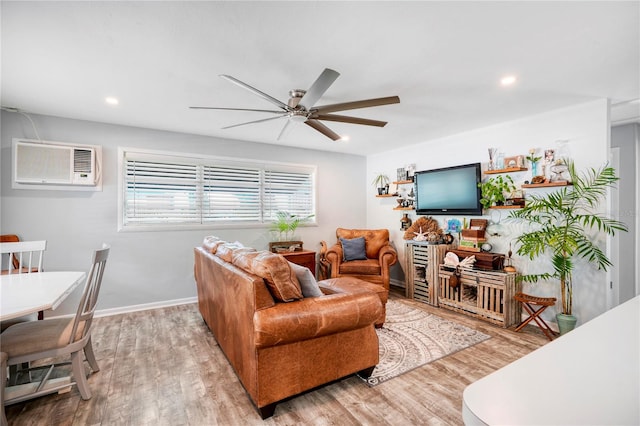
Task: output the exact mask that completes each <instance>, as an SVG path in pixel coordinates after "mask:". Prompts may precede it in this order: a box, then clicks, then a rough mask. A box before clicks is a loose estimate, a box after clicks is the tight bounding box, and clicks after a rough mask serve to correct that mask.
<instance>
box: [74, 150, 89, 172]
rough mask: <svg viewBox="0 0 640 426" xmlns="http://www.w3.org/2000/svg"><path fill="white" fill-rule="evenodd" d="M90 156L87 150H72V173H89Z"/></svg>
mask: <svg viewBox="0 0 640 426" xmlns="http://www.w3.org/2000/svg"><path fill="white" fill-rule="evenodd" d="M92 158H93V156H92V154H91V150H89V149H77V148H76V149H74V150H73V171H74V172H75V173H91V169H92V165H93V164H92Z"/></svg>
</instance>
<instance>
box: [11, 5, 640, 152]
mask: <svg viewBox="0 0 640 426" xmlns="http://www.w3.org/2000/svg"><path fill="white" fill-rule="evenodd" d="M1 13H2V74H1V78H2V87H1V90H2V92H1V95H2V105H3V106H5V107H16V108H19V109H20V110H22V111H25V112H30V113H36V114H48V115H54V116H61V117H71V118H77V119H83V120H93V121H100V122H107V123H117V124H123V125H131V126H140V127H148V128H154V129H162V130H170V131H178V132H186V133H193V134H201V135H211V136H219V137H224V138H232V139H242V140H251V141H257V142H265V143H279V144H284V145H291V146H302V147H307V148H313V149H321V150H329V151H337V152H345V153H354V154H363V155H364V154H369V153H377V152H382V151H385V150H389V149H393V148H395V147H399V146H401V145H410V144H415V143H419V142H424V141H428V140H431V139H434V138H438V137H441V136H446V135H450V134H454V133H459V132H463V131H466V130H470V129H474V128H479V127H484V126H488V125H492V124H496V123H500V122H504V121H508V120H512V119H517V118H520V117H523V116H527V115H532V114H537V113H541V112H544V111H548V110H552V109H557V108H562V107H565V106H568V105H572V104H576V103H580V102H586V101H590V100H594V99H598V98H609V99H611V101H612V103H621V105H625V106H626V107H627V109H628V107H629V105H631V106H632V109H634V108H636V107H637V108H638V109H640V106H638V104H637V103H635V104H629V103H628V101H630V100H633V99H638V98H640V77H639V76H640V2H638V1H627V2H609V1H607V2H588V1H585V2H580V1H573V2H566V3H565V2H515V1H512V2H482V1H481V2H442V1H429V2H417V1H414V2H360V1H355V2H338V1H328V2H325V1H309V2H269V1H262V2H222V1H216V2H213V1H208V2H206V1H201V2H144V1H141V2H133V1H130V2H58V1H46V2H19V1H16V2H13V1H2V3H1ZM326 67H327V68H332V69H335V70H336V71H338V72H340V73H341V76H340V77H339V78H338V79H337V80H336V82H335V83H334V84H333V85H332V86H331V87H330V88H329V90H328V91H327V92H326V93H325V96H323V98H322V99H321V100H320V101H319V102H318V103H317V104H318V105H321V104H330V103H337V102H344V101H353V100H361V99H368V98H375V97H383V96H392V95H398V96H399V97H400V100H401V103H400V104H396V105H386V106H381V107H375V108H369V109H361V110H353V111H348V112H345V113H343V114H345V115H354V116H359V117H365V118H371V119H378V120H385V121H388V122H389V124H388V125H387V126H386V127H384V128H377V127H369V126H362V125H353V124H342V123H331V122H327V123H326V124H327V125H328V126H329V127H330V128H332V129H333V130H334V131H336V132H338V133H339V134H342V135H348V136H349V137H350V140H349V141H340V142H333V141H331V140H330V139H328V138H326V137H325V136H323V135H321V134H320V133H318V132H316V131H315V130H313V129H311V128H310V127H308V126H305V125H301V124H296V125H295V126H290V127H293V129H292V130H291V131H290V132H289V133H288V134H287V135H286V137H285V138H284V139H283V140H281V141H276V138H277V137H278V134H279V132H280V129H281V128H282V125H283V124H284V120H285V119H282V120H274V121H269V122H265V123H260V124H252V125H247V126H242V127H238V128H233V129H227V130H221V127H223V126H227V125H231V124H236V123H241V122H245V121H251V120H257V119H261V118H265V117H267V116H268V115H263V114H262V113H253V112H230V111H201V110H190V109H188V107H189V106H192V105H206V106H220V107H240V108H257V109H271V107H272V105H271V104H269V103H268V102H266V101H264V100H263V99H260V98H259V97H257V96H255V95H253V94H251V93H249V92H247V91H245V90H243V89H242V88H240V87H238V86H235V85H233V84H231V83H229V82H228V81H225V80H223V79H221V78H219V77H218V75H219V74H229V75H232V76H234V77H236V78H238V79H240V80H242V81H244V82H246V83H248V84H250V85H252V86H254V87H256V88H258V89H260V90H262V91H263V92H266V93H268V94H270V95H271V96H273V97H275V98H278V99H280V100H282V101H284V102H286V101H287V98H288V91H289V90H290V89H294V88H301V89H306V88H308V87H309V86H310V85H311V84H312V83H313V81H315V79H316V78H317V77H318V75H319V74H320V72H321V71H322V70H323V69H324V68H326ZM505 74H515V75H517V77H518V82H517V83H516V84H515V85H514V86H512V87H509V88H505V87H501V86H500V85H499V80H500V78H501V77H502V76H503V75H505ZM106 96H115V97H117V98H118V99H119V100H120V104H119V105H118V106H117V107H113V106H109V105H107V104H105V102H104V98H105V97H106ZM634 105H635V107H634ZM631 115H632V116H633V115H634V113H632V114H631ZM637 115H638V116H640V114H637ZM43 133H45V134H44V135H42V136H43V137H44V138H46V132H45V131H43Z"/></svg>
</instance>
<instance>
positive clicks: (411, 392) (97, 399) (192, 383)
mask: <svg viewBox="0 0 640 426" xmlns="http://www.w3.org/2000/svg"><path fill="white" fill-rule="evenodd" d="M391 297H393V298H402V296H401V295H400V294H399V292H394V293H393V294H392V295H391ZM411 303H413V304H415V306H417V307H420V308H422V309H425V310H426V311H429V312H432V313H434V314H436V315H439V316H441V317H443V318H448V319H453V320H455V321H458V322H460V323H463V324H465V325H467V326H469V327H472V328H475V329H477V330H480V331H482V332H483V333H486V334H488V335H490V336H492V337H491V338H490V339H488V340H486V341H484V342H482V343H479V344H477V345H475V346H472V347H471V348H468V349H465V350H462V351H460V352H457V353H455V354H452V355H449V356H447V357H444V358H442V359H440V360H438V361H435V362H432V363H430V364H427V365H425V366H423V367H420V368H417V369H415V370H413V371H411V372H409V373H406V374H404V375H402V376H400V377H397V378H394V379H392V380H390V381H388V382H385V383H383V384H381V385H378V386H376V387H373V388H370V387H368V386H367V385H365V384H364V383H363V382H362V381H361V380H360V379H358V378H357V377H348V378H345V379H342V380H339V381H337V382H335V383H332V384H329V385H327V386H324V387H321V388H319V389H317V390H314V391H311V392H308V393H305V394H304V395H301V396H298V397H295V398H291V399H289V400H287V401H284V402H281V403H280V404H279V405H278V406H277V408H276V412H275V415H274V416H273V417H272V418H270V419H267V420H265V421H263V420H262V419H261V418H260V417H259V415H258V414H257V411H256V410H255V409H254V407H253V405H252V404H251V402H250V400H249V397H248V396H247V394H246V393H245V391H244V388H243V387H242V385H241V384H240V382H239V381H238V379H237V377H236V375H235V374H234V372H233V370H232V369H231V366H230V365H229V363H228V362H227V360H226V358H225V356H224V354H223V353H222V352H221V351H220V348H219V347H218V345H217V343H216V341H215V339H214V338H213V336H212V335H211V333H210V332H209V330H208V328H207V327H206V325H205V324H204V322H203V321H202V318H201V316H200V313H199V312H198V309H197V305H196V304H191V305H182V306H175V307H169V308H163V309H156V310H149V311H142V312H135V313H130V314H123V315H117V316H111V317H104V318H97V319H96V320H95V328H94V331H93V341H94V348H95V351H96V357H97V359H98V363H99V364H100V368H101V370H100V372H98V373H95V374H92V375H91V376H90V378H89V385H90V387H91V390H92V392H93V398H92V399H90V400H88V401H83V400H82V399H81V398H80V394H79V393H78V391H77V389H76V388H75V387H74V388H72V390H71V391H70V392H67V393H64V394H60V395H50V396H45V397H42V398H39V399H36V400H32V401H27V402H24V403H21V404H15V405H11V406H9V407H6V413H7V418H8V420H9V424H10V425H45V424H46V425H153V426H160V425H171V426H176V425H262V424H265V425H293V424H305V425H408V424H421V425H461V424H462V415H461V407H462V392H463V390H464V388H465V387H466V386H467V385H468V384H469V383H472V382H474V381H476V380H478V379H480V378H482V377H484V376H486V375H487V374H489V373H491V372H492V371H494V370H496V369H498V368H500V367H502V366H504V365H506V364H508V363H510V362H512V361H514V360H516V359H518V358H520V357H522V356H523V355H526V354H527V353H529V352H531V351H532V350H534V349H536V348H538V347H540V346H542V345H544V344H545V343H547V340H546V338H545V337H544V335H543V334H542V333H541V332H540V331H539V330H538V329H537V328H535V327H532V326H527V327H526V328H525V329H524V330H523V331H522V332H520V333H515V332H514V331H513V330H505V329H502V328H499V327H496V326H494V325H491V324H488V323H485V322H482V321H479V320H476V319H473V318H468V317H466V316H463V315H460V314H457V313H454V312H450V311H447V310H445V309H439V308H434V307H431V306H428V305H425V304H423V303H420V302H411Z"/></svg>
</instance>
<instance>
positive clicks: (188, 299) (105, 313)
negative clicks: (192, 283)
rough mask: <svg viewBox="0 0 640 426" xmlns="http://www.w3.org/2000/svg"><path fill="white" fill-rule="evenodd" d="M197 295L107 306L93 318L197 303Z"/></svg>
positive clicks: (62, 316)
mask: <svg viewBox="0 0 640 426" xmlns="http://www.w3.org/2000/svg"><path fill="white" fill-rule="evenodd" d="M197 302H198V298H197V297H186V298H184V299H173V300H163V301H162V302H153V303H143V304H140V305H130V306H121V307H119V308H109V309H100V310H97V311H96V312H95V313H94V314H93V317H94V318H99V317H110V316H113V315H120V314H128V313H131V312H139V311H148V310H151V309H159V308H167V307H170V306H179V305H187V304H189V303H197ZM74 315H75V314H68V315H57V316H51V317H49V316H47V318H70V317H73V316H74Z"/></svg>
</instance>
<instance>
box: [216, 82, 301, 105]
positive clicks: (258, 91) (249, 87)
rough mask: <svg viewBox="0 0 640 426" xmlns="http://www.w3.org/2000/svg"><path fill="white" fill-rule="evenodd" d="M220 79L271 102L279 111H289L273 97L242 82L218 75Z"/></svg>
mask: <svg viewBox="0 0 640 426" xmlns="http://www.w3.org/2000/svg"><path fill="white" fill-rule="evenodd" d="M220 77H222V78H224V79H225V80H229V81H230V82H232V83H234V84H237V85H238V86H240V87H242V88H243V89H246V90H248V91H250V92H251V93H253V94H254V95H258V96H260V97H261V98H262V99H264V100H266V101H269V102H271V103H272V104H274V105H275V106H277V107H279V108H281V109H283V110H285V111H289V107H288V106H287V104H285V103H283V102H281V101H279V100H277V99H276V98H274V97H273V96H269V95H267V94H266V93H264V92H262V91H260V90H258V89H256V88H255V87H252V86H249V85H248V84H247V83H244V82H242V81H240V80H238V79H237V78H235V77H231V76H230V75H226V74H220Z"/></svg>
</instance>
